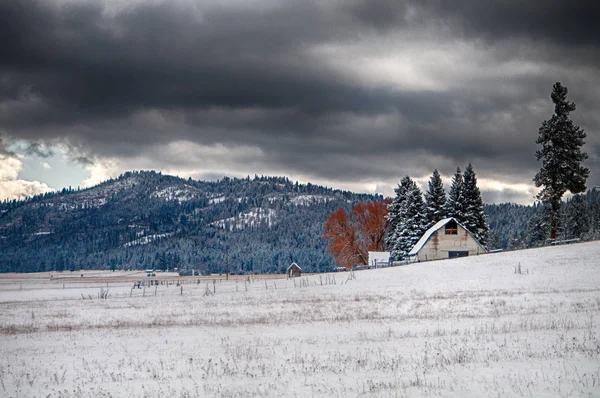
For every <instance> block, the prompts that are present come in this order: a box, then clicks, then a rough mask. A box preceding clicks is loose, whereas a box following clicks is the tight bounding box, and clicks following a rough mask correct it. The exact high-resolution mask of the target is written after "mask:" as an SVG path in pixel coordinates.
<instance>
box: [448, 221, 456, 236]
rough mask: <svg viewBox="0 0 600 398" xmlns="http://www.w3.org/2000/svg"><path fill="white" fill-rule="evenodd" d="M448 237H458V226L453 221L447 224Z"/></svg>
mask: <svg viewBox="0 0 600 398" xmlns="http://www.w3.org/2000/svg"><path fill="white" fill-rule="evenodd" d="M446 235H458V225H456V221H454V220H451V221H449V222H448V223H447V224H446Z"/></svg>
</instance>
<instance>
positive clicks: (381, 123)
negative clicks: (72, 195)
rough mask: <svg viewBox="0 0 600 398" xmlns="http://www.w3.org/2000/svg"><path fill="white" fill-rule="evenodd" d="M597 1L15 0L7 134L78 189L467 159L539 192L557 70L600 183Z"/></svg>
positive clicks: (4, 97)
mask: <svg viewBox="0 0 600 398" xmlns="http://www.w3.org/2000/svg"><path fill="white" fill-rule="evenodd" d="M598 8H599V7H598V6H596V5H595V3H594V2H591V1H579V2H576V3H574V4H570V3H569V4H567V5H565V3H564V2H561V1H558V0H556V1H554V0H552V1H548V2H513V1H508V2H506V1H504V2H499V1H492V2H486V4H485V5H483V4H481V3H480V2H478V1H475V0H463V1H458V2H452V4H451V5H448V4H446V3H443V2H439V1H429V0H426V1H404V2H398V1H391V0H390V1H387V0H369V1H367V0H350V1H341V0H335V1H328V2H275V1H270V0H263V1H252V2H228V3H222V2H217V1H204V2H200V3H198V2H189V1H173V2H166V1H153V2H140V1H128V2H120V1H116V0H115V1H99V2H92V1H81V2H76V1H69V0H53V1H46V2H43V1H34V0H31V1H29V0H26V1H21V0H6V1H3V2H0V40H2V39H4V40H6V41H5V42H4V43H1V42H0V59H2V63H1V64H0V75H1V76H2V77H0V131H1V132H4V134H5V135H6V136H7V137H10V139H11V140H16V139H19V140H26V141H28V142H30V143H31V144H30V146H29V148H30V149H29V151H30V153H35V154H38V155H44V150H48V148H51V147H52V146H53V145H64V146H65V147H67V148H68V153H69V156H70V157H71V159H72V160H73V161H74V162H75V163H77V164H79V165H80V166H81V167H84V168H86V169H87V170H88V171H89V173H90V178H88V179H87V180H86V182H85V183H86V184H90V183H92V182H95V181H98V178H102V176H108V175H110V176H113V175H114V174H115V173H116V174H119V173H120V172H123V171H125V170H126V169H127V168H137V169H140V168H160V169H162V170H163V171H167V170H174V171H181V172H182V173H188V174H191V175H194V176H196V175H199V176H200V175H215V173H216V174H219V173H220V174H221V175H224V174H227V175H240V174H251V175H252V174H255V173H258V174H261V173H264V174H286V175H290V176H299V177H298V178H301V179H306V180H309V181H313V182H316V181H323V182H325V183H328V184H329V185H333V184H334V183H335V184H337V186H344V187H346V186H362V187H367V188H365V189H370V188H369V187H373V186H381V187H384V186H391V187H393V186H394V185H395V181H396V180H399V179H400V178H401V177H402V176H403V175H405V174H411V175H413V176H416V177H419V176H426V175H429V174H430V173H431V171H432V170H433V169H434V168H438V169H439V170H440V171H442V172H444V173H448V174H450V173H452V171H453V170H454V169H455V167H456V166H464V165H466V164H467V163H469V162H472V163H473V164H474V166H475V168H476V170H477V172H478V175H479V176H480V177H485V178H486V179H489V180H495V181H500V182H502V183H504V184H507V185H511V186H515V185H518V186H521V185H527V186H529V187H531V186H532V182H531V179H532V177H533V175H534V174H535V172H536V171H537V169H539V164H538V163H537V162H536V161H535V150H536V149H537V148H536V144H535V139H536V136H537V130H538V128H539V126H540V125H541V122H542V120H544V119H547V118H549V117H550V116H551V114H552V109H553V108H552V103H551V101H550V98H549V96H550V91H551V87H552V84H553V83H554V82H555V81H557V80H560V81H562V82H563V84H565V85H566V86H568V87H569V90H570V95H569V98H570V99H571V100H573V101H575V102H576V103H577V105H578V110H577V111H576V112H575V113H574V114H573V119H574V121H575V122H576V123H577V124H580V125H581V126H582V127H583V128H584V129H585V130H586V131H587V132H588V139H587V141H588V144H587V146H586V150H587V151H588V152H589V153H590V160H589V162H588V167H590V168H591V169H592V178H591V180H592V181H590V183H591V184H593V183H596V184H598V183H600V179H599V178H600V177H598V175H600V161H599V160H598V159H599V155H598V154H599V153H600V152H599V150H598V148H600V134H598V132H599V129H600V119H599V118H598V117H597V112H596V111H595V110H596V109H597V108H598V105H600V93H598V92H597V90H594V89H593V88H594V87H595V82H597V81H598V79H599V78H600V69H599V67H598V65H600V56H599V55H598V54H600V48H599V46H600V43H599V39H598V38H599V37H600V32H598V29H599V28H598V25H597V24H596V23H593V21H595V20H596V19H598V18H596V17H597V16H598ZM581 21H584V22H585V21H590V22H589V23H581ZM157 27H160V29H157ZM182 143H185V144H184V145H186V146H187V148H184V149H185V150H183V152H181V151H182V150H179V149H176V148H179V147H180V146H181V145H183V144H182ZM240 151H241V152H240ZM182 153H184V155H182ZM232 153H233V154H236V155H238V154H240V153H243V154H242V155H241V157H240V158H237V157H236V156H232ZM247 153H249V154H251V155H250V156H245V154H247ZM492 192H496V193H497V194H495V196H494V195H490V196H488V197H489V198H492V197H493V198H494V200H501V198H502V197H506V198H514V197H516V196H518V195H521V197H520V199H519V200H522V199H523V198H525V195H527V198H529V197H530V192H529V191H528V192H524V191H523V190H516V191H514V192H513V191H511V190H510V189H508V188H506V189H499V188H498V187H495V188H493V191H492ZM503 195H504V196H503ZM527 200H529V199H527Z"/></svg>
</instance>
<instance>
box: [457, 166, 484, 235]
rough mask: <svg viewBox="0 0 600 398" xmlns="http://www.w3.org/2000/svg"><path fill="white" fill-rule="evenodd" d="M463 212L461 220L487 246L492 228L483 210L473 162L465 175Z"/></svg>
mask: <svg viewBox="0 0 600 398" xmlns="http://www.w3.org/2000/svg"><path fill="white" fill-rule="evenodd" d="M462 192H463V200H464V201H463V214H462V217H461V218H460V219H459V221H460V222H461V223H462V224H463V225H464V226H465V227H466V228H467V229H468V230H469V231H470V232H471V233H472V234H473V235H474V236H475V239H477V240H478V241H479V243H481V244H482V245H483V246H484V247H485V246H487V243H488V239H489V232H490V229H489V227H488V224H487V222H486V219H485V213H484V211H483V200H482V199H481V192H480V191H479V188H478V187H477V176H476V175H475V171H474V170H473V166H472V165H471V163H469V165H468V166H467V168H466V169H465V173H464V175H463V186H462Z"/></svg>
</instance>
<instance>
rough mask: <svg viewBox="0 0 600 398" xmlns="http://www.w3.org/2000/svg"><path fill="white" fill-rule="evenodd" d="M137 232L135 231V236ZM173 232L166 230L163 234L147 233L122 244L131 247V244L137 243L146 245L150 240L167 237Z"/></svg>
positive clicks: (135, 244)
mask: <svg viewBox="0 0 600 398" xmlns="http://www.w3.org/2000/svg"><path fill="white" fill-rule="evenodd" d="M143 233H144V231H142V235H143ZM138 234H139V232H138V233H136V236H137V235H138ZM173 235H174V233H173V232H167V233H163V234H153V235H148V236H143V237H141V238H139V239H134V240H132V241H130V242H127V243H125V244H124V245H123V246H124V247H131V246H137V245H147V244H148V243H150V242H153V241H155V240H157V239H163V238H168V237H169V236H173Z"/></svg>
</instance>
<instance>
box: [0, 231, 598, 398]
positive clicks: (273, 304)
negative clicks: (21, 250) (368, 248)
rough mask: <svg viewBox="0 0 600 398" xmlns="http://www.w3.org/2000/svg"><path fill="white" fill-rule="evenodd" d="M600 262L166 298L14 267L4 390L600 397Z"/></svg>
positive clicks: (474, 264)
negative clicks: (20, 271) (104, 292)
mask: <svg viewBox="0 0 600 398" xmlns="http://www.w3.org/2000/svg"><path fill="white" fill-rule="evenodd" d="M599 258H600V242H590V243H581V244H573V245H566V246H556V247H548V248H543V249H531V250H525V251H515V252H503V253H498V254H487V255H480V256H472V257H465V258H460V259H454V260H442V261H434V262H427V263H419V264H410V265H407V266H402V267H391V268H382V269H376V270H365V271H356V272H354V273H349V272H346V273H336V274H321V275H308V276H306V277H304V276H303V277H302V278H297V279H285V277H284V276H283V275H281V276H264V277H258V276H255V277H246V276H236V277H231V278H230V280H229V281H225V280H224V279H218V278H219V277H218V276H214V277H205V278H203V279H200V278H188V279H187V281H188V282H190V283H187V284H183V285H182V286H183V288H181V287H177V286H174V285H168V286H167V285H159V286H158V287H156V290H155V288H154V287H147V288H146V289H133V290H131V286H132V284H133V281H134V280H136V279H145V278H143V275H139V274H133V273H131V274H129V273H120V274H119V275H117V276H118V277H115V278H109V277H108V275H106V274H107V273H103V274H102V273H99V274H98V275H96V277H92V275H91V274H90V273H85V274H84V277H83V278H81V277H79V275H78V273H74V275H73V274H72V273H55V274H53V277H52V278H50V277H49V276H48V275H47V274H33V275H29V274H27V275H25V274H3V275H0V306H1V311H0V334H1V335H2V338H0V376H1V379H0V380H1V382H2V383H1V384H0V391H2V392H1V393H0V395H2V396H7V397H9V396H44V397H46V396H50V397H58V396H61V397H96V396H112V397H118V396H128V397H154V396H206V397H212V396H237V397H240V396H244V397H253V396H254V397H258V396H261V397H262V396H267V397H280V396H281V397H295V396H298V397H303V396H333V397H355V396H365V397H382V396H383V397H388V396H400V397H405V396H454V397H480V396H534V397H555V396H583V397H588V396H599V395H600V331H599V330H598V324H599V322H600V272H599V271H600V270H599V267H600V262H599V260H598V259H599ZM519 263H520V264H521V269H522V272H523V273H522V274H515V266H516V265H517V264H519ZM69 275H73V277H72V278H67V277H66V276H69ZM157 275H159V274H157ZM103 278H104V279H103ZM175 278H176V277H174V276H167V277H165V278H164V280H174V279H175ZM334 278H335V283H334ZM88 279H89V280H88ZM113 279H114V281H113ZM152 279H159V276H157V277H156V278H152ZM213 280H214V281H215V283H214V284H213ZM103 281H106V282H103ZM301 281H302V282H303V283H300V282H301ZM198 282H199V283H198ZM63 283H65V285H64V288H63ZM107 284H108V285H107ZM101 288H103V289H107V288H108V289H109V298H108V299H106V300H102V299H97V298H95V299H91V300H90V299H89V296H92V297H96V296H97V294H98V293H99V291H100V289H101ZM213 289H214V291H215V293H214V295H211V294H208V295H207V293H206V292H207V290H211V291H212V290H213ZM82 294H83V295H84V296H85V297H87V298H88V299H86V300H82V298H81V295H82ZM130 296H131V297H130Z"/></svg>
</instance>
